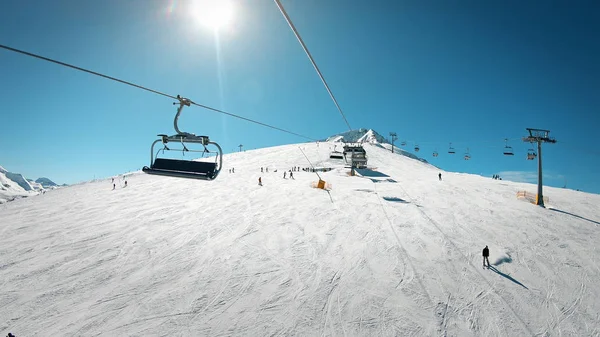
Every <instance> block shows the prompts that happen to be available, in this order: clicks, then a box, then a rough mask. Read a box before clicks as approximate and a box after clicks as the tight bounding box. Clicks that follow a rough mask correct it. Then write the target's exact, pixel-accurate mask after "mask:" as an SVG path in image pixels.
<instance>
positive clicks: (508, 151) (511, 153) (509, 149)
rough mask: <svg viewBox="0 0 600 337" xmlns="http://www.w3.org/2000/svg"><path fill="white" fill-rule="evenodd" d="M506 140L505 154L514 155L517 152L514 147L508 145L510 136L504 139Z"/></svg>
mask: <svg viewBox="0 0 600 337" xmlns="http://www.w3.org/2000/svg"><path fill="white" fill-rule="evenodd" d="M504 141H505V144H506V145H505V146H504V155H505V156H513V155H514V154H515V153H514V152H513V149H512V147H510V146H508V138H505V139H504Z"/></svg>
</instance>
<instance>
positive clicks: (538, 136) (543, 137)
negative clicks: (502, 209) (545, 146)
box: [523, 128, 556, 207]
mask: <svg viewBox="0 0 600 337" xmlns="http://www.w3.org/2000/svg"><path fill="white" fill-rule="evenodd" d="M527 131H529V136H527V137H523V141H524V142H526V143H537V146H538V153H537V154H538V156H537V157H538V192H537V197H536V201H535V204H536V205H538V206H542V207H544V196H543V194H542V185H543V184H542V143H556V139H554V138H550V136H549V135H548V134H549V133H550V130H540V129H531V128H527Z"/></svg>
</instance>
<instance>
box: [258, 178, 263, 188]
mask: <svg viewBox="0 0 600 337" xmlns="http://www.w3.org/2000/svg"><path fill="white" fill-rule="evenodd" d="M258 186H262V179H261V177H258Z"/></svg>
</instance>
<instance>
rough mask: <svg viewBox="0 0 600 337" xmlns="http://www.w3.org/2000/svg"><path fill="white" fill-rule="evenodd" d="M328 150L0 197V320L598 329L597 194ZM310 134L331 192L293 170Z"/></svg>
mask: <svg viewBox="0 0 600 337" xmlns="http://www.w3.org/2000/svg"><path fill="white" fill-rule="evenodd" d="M333 146H334V143H308V144H300V145H285V146H279V147H274V148H268V149H259V150H254V151H245V152H239V153H232V154H229V155H226V156H225V157H224V162H225V163H226V167H225V168H224V170H223V171H222V173H221V175H220V176H219V177H218V178H217V180H215V181H213V182H204V181H190V180H183V179H176V178H169V177H157V176H151V175H145V174H142V173H137V174H132V175H129V177H128V187H126V188H117V189H116V190H114V191H113V190H112V184H111V182H110V181H111V180H110V179H107V180H103V181H96V182H90V183H84V184H79V185H74V186H70V187H66V188H61V189H57V190H55V191H52V193H46V194H45V195H40V196H38V197H36V198H26V199H20V200H16V201H14V202H11V203H6V204H3V205H0V219H1V220H0V221H1V224H0V234H1V235H2V238H3V241H2V245H0V280H2V286H1V287H0V333H3V334H7V333H8V332H12V333H13V334H15V335H16V336H33V335H44V336H51V335H60V336H98V335H118V336H141V335H144V336H165V335H178V336H181V335H185V336H200V335H204V336H222V335H244V336H272V335H286V336H287V335H300V336H308V335H310V336H313V335H328V336H373V335H378V336H396V335H410V336H446V335H447V336H532V335H539V336H555V335H556V336H559V335H564V336H598V335H599V334H600V325H599V321H600V316H599V315H600V314H599V313H600V285H599V284H600V283H598V282H597V280H598V278H599V277H600V268H599V266H598V263H597V262H596V261H595V259H594V258H593V257H595V256H596V255H597V254H596V253H597V248H596V243H597V242H599V239H600V234H599V226H600V207H598V205H600V196H599V195H593V194H587V193H582V192H576V191H572V190H567V189H557V188H550V187H545V195H546V196H548V197H549V201H550V203H551V204H552V205H553V209H544V208H541V207H538V206H535V205H532V204H530V203H528V202H526V201H523V200H520V199H517V198H516V193H517V191H520V190H527V191H529V192H535V186H534V185H531V184H525V183H513V182H509V181H499V180H493V179H490V178H485V177H480V176H476V175H471V174H463V173H453V172H445V171H441V170H439V169H437V168H435V167H434V166H432V165H429V164H427V163H423V162H421V161H418V160H414V159H411V158H408V157H406V156H403V155H400V154H392V153H391V152H390V151H388V150H386V149H383V148H381V147H380V146H376V145H371V144H365V149H366V151H367V155H368V156H369V165H370V166H373V167H377V171H373V173H369V172H367V171H364V172H363V173H364V175H363V176H354V177H352V176H349V175H348V169H346V168H344V164H343V163H340V161H335V160H330V159H329V158H328V156H329V152H330V151H331V150H332V149H333ZM299 147H301V148H302V149H303V150H304V152H305V153H306V155H307V156H308V158H309V159H310V160H311V161H312V162H313V164H314V165H316V166H320V167H333V170H331V171H329V172H321V173H319V174H320V175H321V177H322V178H323V179H324V180H325V181H327V182H328V183H330V184H331V185H332V186H333V188H332V190H331V191H329V192H327V191H323V190H319V189H315V188H311V187H310V185H311V183H312V182H314V181H316V180H317V179H318V178H317V177H316V175H315V174H314V173H307V172H302V171H300V172H294V177H295V179H283V173H282V170H284V169H289V168H291V167H292V166H300V167H306V166H308V164H307V163H306V160H305V159H304V156H303V155H302V153H301V152H300V150H299ZM269 165H270V167H278V168H279V171H278V172H273V170H271V169H270V170H269V173H261V172H260V168H261V167H266V166H269ZM232 167H234V168H235V173H232V174H230V173H228V169H229V168H232ZM439 172H441V173H442V179H443V180H442V181H439V180H438V173H439ZM259 177H261V178H262V182H263V185H264V186H262V187H261V186H258V178H259ZM485 245H488V246H489V249H490V261H492V262H495V263H494V266H493V267H492V268H490V269H484V268H483V266H482V257H481V250H482V249H483V247H485Z"/></svg>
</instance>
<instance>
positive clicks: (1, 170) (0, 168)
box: [0, 166, 8, 173]
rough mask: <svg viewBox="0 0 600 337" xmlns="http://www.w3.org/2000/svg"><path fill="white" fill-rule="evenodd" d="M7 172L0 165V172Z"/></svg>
mask: <svg viewBox="0 0 600 337" xmlns="http://www.w3.org/2000/svg"><path fill="white" fill-rule="evenodd" d="M6 172H8V171H7V170H6V169H5V168H4V167H2V166H0V173H6Z"/></svg>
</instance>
